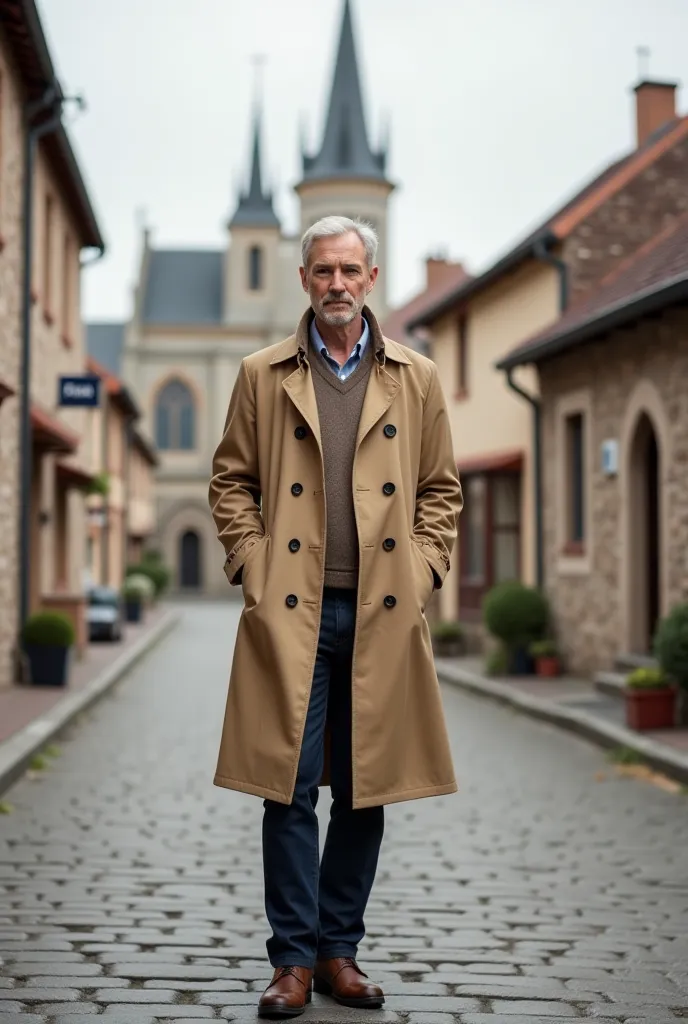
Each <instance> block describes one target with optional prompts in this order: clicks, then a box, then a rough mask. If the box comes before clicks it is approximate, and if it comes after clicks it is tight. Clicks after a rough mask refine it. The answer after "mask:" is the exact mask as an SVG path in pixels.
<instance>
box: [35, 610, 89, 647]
mask: <svg viewBox="0 0 688 1024" xmlns="http://www.w3.org/2000/svg"><path fill="white" fill-rule="evenodd" d="M22 639H23V641H24V644H26V645H30V646H36V647H71V646H72V644H73V643H74V641H75V640H76V633H75V631H74V626H73V624H72V620H71V619H70V618H68V616H66V615H63V614H62V612H37V613H36V614H35V615H32V616H31V617H30V618H29V620H28V621H27V623H26V625H25V626H24V630H23V633H22Z"/></svg>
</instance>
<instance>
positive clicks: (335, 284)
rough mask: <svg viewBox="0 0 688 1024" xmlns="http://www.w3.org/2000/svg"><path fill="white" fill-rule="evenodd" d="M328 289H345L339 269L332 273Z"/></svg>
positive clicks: (339, 290)
mask: <svg viewBox="0 0 688 1024" xmlns="http://www.w3.org/2000/svg"><path fill="white" fill-rule="evenodd" d="M330 289H331V290H332V291H333V292H345V291H346V287H345V285H344V278H343V277H342V272H341V270H335V272H334V274H333V275H332V283H331V285H330Z"/></svg>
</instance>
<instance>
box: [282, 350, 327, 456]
mask: <svg viewBox="0 0 688 1024" xmlns="http://www.w3.org/2000/svg"><path fill="white" fill-rule="evenodd" d="M282 387H283V388H284V390H285V391H286V392H287V395H288V396H289V398H290V399H291V400H292V402H293V403H294V405H295V406H296V408H297V409H298V410H299V412H300V413H301V415H302V416H303V418H304V420H305V421H306V423H307V424H308V426H309V427H310V428H311V430H312V431H313V436H314V437H315V440H316V441H317V442H318V448H319V449H320V454H321V455H322V439H321V436H320V418H319V416H318V403H317V401H316V398H315V388H314V387H313V378H312V377H311V371H310V369H308V368H307V366H306V364H304V363H302V364H301V365H300V366H299V368H298V369H297V370H294V372H293V373H292V374H290V375H289V377H286V378H285V379H284V380H283V381H282Z"/></svg>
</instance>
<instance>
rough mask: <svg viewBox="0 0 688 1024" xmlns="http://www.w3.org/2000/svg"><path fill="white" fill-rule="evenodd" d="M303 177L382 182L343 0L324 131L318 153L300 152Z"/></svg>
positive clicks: (381, 156)
mask: <svg viewBox="0 0 688 1024" xmlns="http://www.w3.org/2000/svg"><path fill="white" fill-rule="evenodd" d="M302 160H303V180H304V181H323V180H328V179H337V178H377V179H379V180H380V181H386V177H385V167H386V162H387V152H386V148H382V149H381V150H380V151H378V152H374V151H373V150H372V149H371V147H370V143H369V142H368V133H367V131H366V123H365V113H364V111H363V96H362V92H361V79H360V75H359V73H358V62H357V59H356V45H355V42H354V30H353V22H352V17H351V3H350V0H344V15H343V18H342V28H341V33H340V36H339V48H338V50H337V61H336V64H335V69H334V75H333V78H332V89H331V92H330V102H329V106H328V110H327V119H326V121H325V134H324V137H323V142H322V146H321V148H320V152H319V153H317V154H316V155H315V156H309V155H308V154H307V153H306V152H305V151H303V152H302Z"/></svg>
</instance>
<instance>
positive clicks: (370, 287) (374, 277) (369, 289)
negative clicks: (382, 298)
mask: <svg viewBox="0 0 688 1024" xmlns="http://www.w3.org/2000/svg"><path fill="white" fill-rule="evenodd" d="M379 273H380V268H379V267H373V269H372V270H371V271H370V280H369V281H368V285H367V287H366V295H370V293H371V292H372V290H373V288H374V287H375V282H376V281H377V275H378V274H379Z"/></svg>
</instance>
